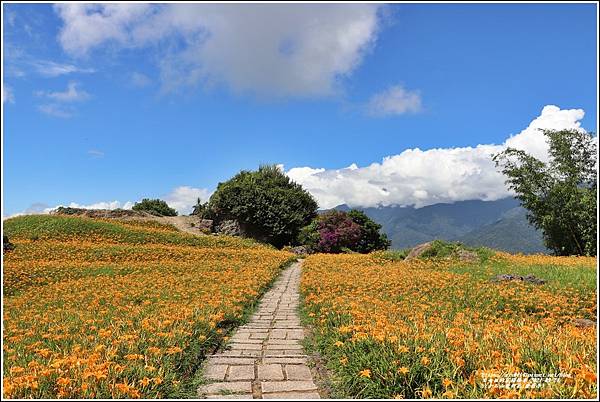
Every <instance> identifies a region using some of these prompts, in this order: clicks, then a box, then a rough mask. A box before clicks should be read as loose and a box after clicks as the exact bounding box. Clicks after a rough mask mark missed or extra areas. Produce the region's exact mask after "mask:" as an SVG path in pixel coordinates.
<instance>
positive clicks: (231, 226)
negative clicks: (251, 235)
mask: <svg viewBox="0 0 600 402" xmlns="http://www.w3.org/2000/svg"><path fill="white" fill-rule="evenodd" d="M215 232H216V233H219V234H222V235H227V236H241V234H242V229H241V228H240V224H239V223H238V221H236V220H235V219H232V220H225V221H222V222H220V223H219V224H217V226H216V227H215Z"/></svg>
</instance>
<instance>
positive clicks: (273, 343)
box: [267, 339, 300, 346]
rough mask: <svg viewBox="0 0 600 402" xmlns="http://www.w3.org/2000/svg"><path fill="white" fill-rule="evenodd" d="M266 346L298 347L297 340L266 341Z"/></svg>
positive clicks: (298, 342)
mask: <svg viewBox="0 0 600 402" xmlns="http://www.w3.org/2000/svg"><path fill="white" fill-rule="evenodd" d="M268 345H300V341H299V340H298V339H267V346H268Z"/></svg>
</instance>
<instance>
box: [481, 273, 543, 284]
mask: <svg viewBox="0 0 600 402" xmlns="http://www.w3.org/2000/svg"><path fill="white" fill-rule="evenodd" d="M509 281H521V282H527V283H532V284H534V285H543V284H544V283H546V281H545V280H544V279H540V278H536V277H535V276H534V275H532V274H528V275H525V276H521V275H512V274H500V275H496V276H495V277H493V278H492V279H491V282H495V283H498V282H509Z"/></svg>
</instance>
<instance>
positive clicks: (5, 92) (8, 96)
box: [2, 85, 15, 103]
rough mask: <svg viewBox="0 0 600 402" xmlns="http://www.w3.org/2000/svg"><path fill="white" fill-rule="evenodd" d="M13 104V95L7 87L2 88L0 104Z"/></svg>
mask: <svg viewBox="0 0 600 402" xmlns="http://www.w3.org/2000/svg"><path fill="white" fill-rule="evenodd" d="M5 102H6V103H15V94H14V93H13V90H12V88H11V87H9V86H8V85H4V86H3V87H2V103H5Z"/></svg>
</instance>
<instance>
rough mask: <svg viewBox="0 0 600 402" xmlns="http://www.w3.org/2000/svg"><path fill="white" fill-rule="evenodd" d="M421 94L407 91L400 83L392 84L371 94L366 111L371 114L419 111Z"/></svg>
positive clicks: (396, 113)
mask: <svg viewBox="0 0 600 402" xmlns="http://www.w3.org/2000/svg"><path fill="white" fill-rule="evenodd" d="M421 108H422V107H421V94H420V93H419V91H409V90H407V89H404V88H403V87H402V86H401V85H395V86H392V87H390V88H388V89H386V90H385V91H383V92H381V93H378V94H375V95H373V97H372V98H371V99H370V100H369V103H368V105H367V111H368V113H369V114H371V115H373V116H391V115H400V114H405V113H417V112H420V111H421Z"/></svg>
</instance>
